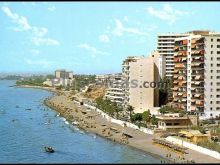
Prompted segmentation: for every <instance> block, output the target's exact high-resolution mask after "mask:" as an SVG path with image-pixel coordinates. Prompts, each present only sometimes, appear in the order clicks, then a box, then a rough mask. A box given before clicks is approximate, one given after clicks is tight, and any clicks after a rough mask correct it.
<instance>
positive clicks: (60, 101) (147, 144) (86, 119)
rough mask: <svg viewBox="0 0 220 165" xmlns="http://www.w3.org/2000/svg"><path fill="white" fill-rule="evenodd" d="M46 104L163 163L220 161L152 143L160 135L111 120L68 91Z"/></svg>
mask: <svg viewBox="0 0 220 165" xmlns="http://www.w3.org/2000/svg"><path fill="white" fill-rule="evenodd" d="M45 104H46V105H47V106H49V107H50V108H52V109H54V110H56V111H57V112H59V113H60V116H63V117H64V118H66V119H67V121H69V122H70V123H72V124H74V123H75V124H76V125H77V126H78V127H79V128H82V129H84V130H86V131H88V132H92V133H95V134H97V135H99V136H102V137H104V138H107V139H109V140H112V141H115V142H118V143H121V144H126V145H128V146H131V147H133V148H136V149H138V150H142V151H144V152H146V153H147V154H151V155H154V156H158V158H161V159H162V163H165V162H166V163H168V162H169V163H172V162H175V163H187V161H188V162H189V161H191V160H193V161H194V162H196V163H219V160H217V159H215V158H213V157H210V156H207V155H204V154H201V153H198V152H195V151H193V150H190V149H187V150H186V152H187V154H182V153H179V152H174V151H173V150H171V149H169V148H166V147H164V146H160V145H159V144H155V143H153V141H152V139H153V138H158V136H157V135H149V134H145V133H143V132H141V131H139V130H135V129H132V128H128V127H123V126H121V125H118V124H115V123H111V122H108V121H107V120H106V119H105V118H103V117H102V116H101V115H100V114H98V112H96V111H95V110H92V109H88V108H87V107H85V106H83V105H79V104H77V103H75V102H73V101H72V100H71V99H70V98H69V95H68V92H64V93H63V94H61V95H55V96H53V97H51V98H49V99H46V100H45ZM73 122H74V123H73ZM123 133H126V134H129V135H132V138H125V137H124V138H123V136H122V134H123Z"/></svg>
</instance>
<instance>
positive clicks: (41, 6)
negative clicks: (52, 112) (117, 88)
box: [0, 1, 220, 74]
mask: <svg viewBox="0 0 220 165" xmlns="http://www.w3.org/2000/svg"><path fill="white" fill-rule="evenodd" d="M219 18H220V2H165V1H164V2H0V20H1V23H0V38H1V39H0V73H53V72H54V70H56V69H66V70H70V71H73V72H74V73H76V74H105V73H117V72H121V70H122V68H121V64H122V61H123V60H124V59H125V58H126V57H127V56H141V55H145V56H147V55H148V54H149V53H150V52H151V51H153V50H155V49H156V47H157V35H158V34H160V33H168V32H174V33H182V32H187V31H192V30H207V29H208V30H212V31H216V32H220V22H219Z"/></svg>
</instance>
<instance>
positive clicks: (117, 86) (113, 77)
mask: <svg viewBox="0 0 220 165" xmlns="http://www.w3.org/2000/svg"><path fill="white" fill-rule="evenodd" d="M105 79H106V80H105V81H106V82H107V83H106V85H107V87H108V88H107V90H106V93H105V96H104V98H105V99H109V100H110V101H112V102H116V103H118V104H119V105H122V106H123V103H124V96H125V94H124V92H123V89H122V74H121V73H116V74H108V75H105Z"/></svg>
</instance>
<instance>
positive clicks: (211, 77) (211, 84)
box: [210, 76, 213, 85]
mask: <svg viewBox="0 0 220 165" xmlns="http://www.w3.org/2000/svg"><path fill="white" fill-rule="evenodd" d="M211 79H212V76H211ZM210 84H211V85H212V84H213V82H211V83H210Z"/></svg>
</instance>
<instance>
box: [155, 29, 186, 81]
mask: <svg viewBox="0 0 220 165" xmlns="http://www.w3.org/2000/svg"><path fill="white" fill-rule="evenodd" d="M183 36H185V34H175V33H164V34H158V36H157V51H158V52H159V54H160V55H161V56H162V57H165V58H166V59H165V73H163V74H162V75H163V76H166V77H172V76H173V71H174V62H173V58H174V57H173V56H174V42H175V38H178V37H183ZM162 78H163V77H162Z"/></svg>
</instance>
